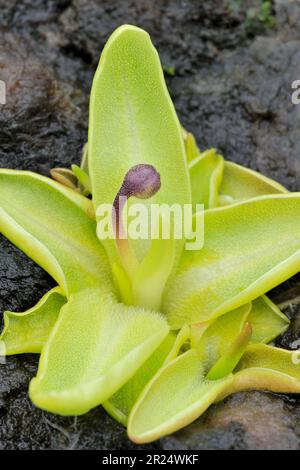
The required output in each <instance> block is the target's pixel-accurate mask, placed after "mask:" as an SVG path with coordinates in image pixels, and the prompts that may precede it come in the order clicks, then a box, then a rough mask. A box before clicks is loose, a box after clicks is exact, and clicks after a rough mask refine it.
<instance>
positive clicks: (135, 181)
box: [119, 164, 161, 199]
mask: <svg viewBox="0 0 300 470" xmlns="http://www.w3.org/2000/svg"><path fill="white" fill-rule="evenodd" d="M160 186H161V182H160V174H159V173H158V172H157V171H156V169H155V168H154V166H152V165H147V164H139V165H135V166H133V167H132V168H130V170H128V172H127V173H126V175H125V178H124V181H123V184H122V186H121V189H120V191H119V196H125V197H127V198H129V197H131V196H135V197H137V198H139V199H148V198H150V197H152V196H154V194H156V193H157V191H158V190H159V189H160Z"/></svg>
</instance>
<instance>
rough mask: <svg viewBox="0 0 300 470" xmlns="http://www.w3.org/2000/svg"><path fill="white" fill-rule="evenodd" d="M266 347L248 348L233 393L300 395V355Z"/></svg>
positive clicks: (239, 366)
mask: <svg viewBox="0 0 300 470" xmlns="http://www.w3.org/2000/svg"><path fill="white" fill-rule="evenodd" d="M296 354H297V353H295V351H287V350H285V349H280V348H274V347H272V346H267V345H265V344H253V345H251V346H248V348H247V350H246V353H245V354H244V356H243V358H242V360H241V361H240V363H239V365H238V368H237V373H236V374H235V375H234V383H233V385H232V390H231V393H234V392H238V391H242V390H253V389H254V390H270V391H272V392H277V393H300V355H299V354H298V355H296Z"/></svg>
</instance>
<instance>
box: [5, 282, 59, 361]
mask: <svg viewBox="0 0 300 470" xmlns="http://www.w3.org/2000/svg"><path fill="white" fill-rule="evenodd" d="M65 303H66V298H65V297H64V296H63V295H61V290H60V288H59V287H55V288H54V289H52V290H50V291H49V292H47V294H45V295H44V296H43V298H42V299H41V300H40V301H39V302H38V303H37V304H36V305H35V306H34V307H32V308H30V309H29V310H27V311H26V312H22V313H15V312H4V329H3V331H2V334H1V336H0V341H3V342H4V344H5V354H6V355H11V354H23V353H40V352H41V350H42V347H43V346H44V344H45V342H46V341H47V339H48V337H49V335H50V333H51V330H52V328H53V327H54V325H55V322H56V320H57V318H58V315H59V312H60V310H61V308H62V306H63V305H64V304H65Z"/></svg>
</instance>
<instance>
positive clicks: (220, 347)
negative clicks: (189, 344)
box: [196, 303, 251, 373]
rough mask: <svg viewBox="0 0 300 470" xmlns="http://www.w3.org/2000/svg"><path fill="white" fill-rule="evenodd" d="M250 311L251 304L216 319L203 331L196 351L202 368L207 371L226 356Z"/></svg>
mask: <svg viewBox="0 0 300 470" xmlns="http://www.w3.org/2000/svg"><path fill="white" fill-rule="evenodd" d="M250 311H251V303H248V304H246V305H243V306H242V307H239V308H238V309H236V310H233V311H232V312H229V313H226V314H225V315H222V316H221V317H219V318H217V319H216V320H215V321H213V322H212V323H211V325H210V326H209V327H208V328H207V329H206V330H205V331H204V333H203V335H202V336H201V338H200V340H199V342H198V344H197V346H196V350H197V353H198V355H199V359H200V361H201V363H202V364H203V368H204V370H205V372H206V373H207V372H208V370H209V369H211V367H212V366H213V365H214V364H215V363H216V362H217V361H218V360H219V359H220V358H221V357H222V356H223V355H224V354H226V352H227V350H228V348H229V347H230V345H231V344H232V343H233V342H234V340H235V339H236V338H237V337H238V336H239V335H240V333H241V332H242V331H243V328H244V326H245V324H246V322H247V321H248V317H249V313H250Z"/></svg>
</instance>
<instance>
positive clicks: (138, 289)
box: [0, 25, 300, 443]
mask: <svg viewBox="0 0 300 470" xmlns="http://www.w3.org/2000/svg"><path fill="white" fill-rule="evenodd" d="M52 176H53V177H54V178H55V179H56V180H58V181H54V180H53V179H50V178H47V177H43V176H40V175H38V174H35V173H30V172H26V171H17V170H8V169H2V170H0V194H1V198H0V229H1V232H2V233H3V235H4V236H5V237H7V238H8V239H9V240H10V241H11V242H12V243H14V244H15V245H16V246H17V247H19V248H20V249H21V250H23V251H24V252H25V253H26V254H27V255H28V256H29V257H30V258H32V259H33V260H34V261H35V262H36V263H38V264H39V265H40V266H41V267H42V268H43V269H45V270H46V271H47V272H48V273H49V274H50V275H51V276H52V277H53V278H54V279H55V281H56V282H57V284H58V286H57V287H56V288H54V289H52V290H51V291H50V292H48V293H47V294H46V295H45V296H44V297H43V298H42V299H41V300H40V302H39V303H38V304H37V305H36V306H35V307H33V308H31V309H30V310H28V311H27V312H24V313H13V312H5V314H4V329H3V332H2V336H1V341H2V342H3V343H4V344H5V348H6V354H7V355H10V354H21V353H26V352H33V353H40V361H39V367H38V371H37V375H36V377H35V378H33V379H32V381H31V383H30V388H29V395H30V398H31V400H32V401H33V403H34V404H35V405H36V406H38V407H40V408H42V409H44V410H47V411H49V412H52V413H57V414H61V415H80V414H82V413H86V412H87V411H89V410H90V409H91V408H93V407H96V406H98V405H101V404H102V405H103V406H104V407H105V408H106V410H107V411H108V412H109V413H110V414H111V415H112V416H113V417H115V418H116V419H117V420H119V421H120V422H122V423H123V424H125V425H127V426H128V434H129V437H130V438H131V439H132V440H133V441H135V442H139V443H143V442H149V441H152V440H154V439H157V438H159V437H160V436H163V435H165V434H168V433H171V432H174V431H176V430H177V429H179V428H181V427H183V426H185V425H187V424H188V423H190V422H191V421H193V420H194V419H196V418H197V417H198V416H200V415H201V414H202V413H203V412H204V411H205V410H206V409H207V408H208V407H209V406H210V405H211V404H212V403H214V402H215V401H217V400H220V399H222V398H223V397H225V396H227V395H229V394H231V393H234V392H236V391H239V390H249V389H266V390H271V391H274V392H286V393H298V392H300V369H299V367H297V366H296V365H294V364H293V361H292V357H291V352H289V351H286V350H283V349H279V348H275V347H273V346H270V345H268V343H270V342H271V341H272V340H274V339H275V338H276V337H277V336H278V335H280V334H281V333H282V332H283V331H285V330H286V328H287V327H288V324H289V320H288V319H287V317H286V316H285V315H284V314H283V313H282V312H281V311H280V310H279V309H278V308H277V306H276V305H274V304H273V303H272V302H271V300H270V299H269V298H268V297H266V295H265V294H266V293H267V292H268V291H269V290H270V289H271V288H273V287H275V286H276V285H278V284H280V283H282V282H283V281H285V280H287V279H288V278H290V277H291V276H293V275H294V274H295V273H297V272H298V271H299V266H300V194H299V193H289V192H287V191H286V190H285V189H284V188H283V187H282V186H280V185H279V184H277V183H276V182H274V181H272V180H270V179H268V178H266V177H264V176H262V175H260V174H258V173H255V172H253V171H251V170H248V169H246V168H243V167H241V166H239V165H236V164H234V163H230V162H228V161H224V159H223V157H222V156H220V155H219V154H218V153H217V152H216V151H215V150H213V149H211V150H207V151H205V152H200V151H199V149H198V147H197V145H196V143H195V140H194V138H193V136H192V135H191V134H189V133H188V132H186V131H183V130H182V128H181V126H180V124H179V121H178V118H177V116H176V113H175V110H174V107H173V104H172V102H171V99H170V97H169V94H168V91H167V88H166V85H165V82H164V76H163V72H162V68H161V64H160V61H159V57H158V54H157V52H156V50H155V49H154V47H153V45H152V43H151V41H150V38H149V36H148V34H147V33H146V32H144V31H143V30H141V29H139V28H136V27H133V26H127V25H125V26H122V27H120V28H118V29H117V30H116V31H115V32H114V33H113V34H112V36H111V37H110V39H109V40H108V42H107V44H106V46H105V48H104V50H103V52H102V55H101V59H100V63H99V66H98V69H97V71H96V74H95V77H94V81H93V85H92V90H91V98H90V115H89V135H88V145H87V147H86V148H85V151H84V158H83V162H82V165H81V167H78V166H76V165H75V166H73V167H72V169H71V170H66V169H54V170H53V171H52ZM89 194H90V195H91V197H87V196H88V195H89ZM120 195H121V196H123V197H124V198H125V205H124V206H122V205H120V204H118V202H117V201H118V196H120ZM137 200H138V201H139V202H140V203H143V204H145V205H146V206H147V207H148V206H149V205H150V204H167V205H169V206H170V205H172V204H178V205H180V207H183V206H184V205H185V204H191V203H193V205H194V206H195V204H203V205H204V207H205V211H204V213H203V211H202V212H201V213H198V212H195V214H194V215H193V217H194V222H197V219H198V218H202V219H203V220H204V228H205V237H204V245H203V247H202V248H201V249H200V250H194V251H191V250H187V249H186V246H185V240H184V239H176V238H175V237H172V236H171V237H170V238H169V239H165V238H164V237H163V236H162V235H161V231H160V223H161V222H163V221H164V215H163V213H161V214H160V217H159V223H158V226H157V227H156V229H157V232H156V234H157V236H156V237H153V239H152V240H131V239H126V237H125V238H123V237H121V236H120V233H121V232H122V230H123V227H122V215H123V212H124V210H125V206H126V208H128V207H129V206H130V204H132V202H134V201H137ZM103 204H109V205H111V206H113V207H114V208H115V215H114V218H115V219H116V220H115V222H116V227H117V230H115V237H113V238H107V239H102V238H101V237H100V238H99V237H98V236H97V234H98V235H99V230H97V226H98V229H99V224H101V218H100V217H99V212H98V209H99V207H100V206H102V205H103ZM112 217H113V214H112ZM202 219H201V220H202ZM298 224H299V227H298Z"/></svg>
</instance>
